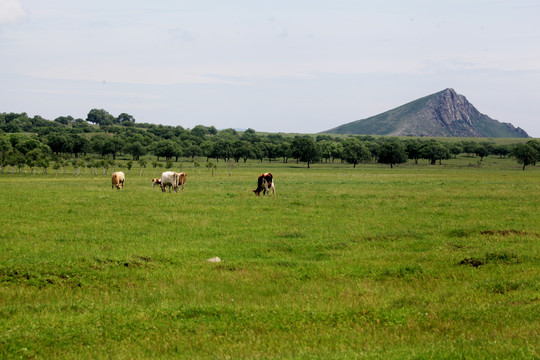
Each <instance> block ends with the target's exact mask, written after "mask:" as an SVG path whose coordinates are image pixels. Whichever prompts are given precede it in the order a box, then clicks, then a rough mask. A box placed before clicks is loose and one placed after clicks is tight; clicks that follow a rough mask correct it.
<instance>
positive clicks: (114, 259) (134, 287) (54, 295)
mask: <svg viewBox="0 0 540 360" xmlns="http://www.w3.org/2000/svg"><path fill="white" fill-rule="evenodd" d="M186 164H187V163H184V166H183V170H184V171H186V172H187V173H188V180H187V184H186V189H185V190H184V191H182V192H178V193H176V194H174V193H172V194H168V193H167V194H163V193H161V192H160V191H159V190H158V189H157V188H154V189H152V187H151V183H150V180H151V178H152V177H153V175H154V170H152V169H147V170H146V172H145V175H143V176H139V170H138V169H132V171H131V172H130V174H128V175H127V179H126V187H125V189H124V190H123V191H117V190H111V183H110V175H109V176H94V175H89V174H88V175H81V176H71V175H65V174H64V175H58V176H56V175H55V174H54V171H53V172H51V171H50V170H49V175H29V174H14V175H11V174H8V173H7V172H4V174H3V175H0V212H1V219H2V220H1V222H0V358H9V359H11V358H23V359H25V358H40V359H43V358H54V359H97V358H112V359H137V358H175V359H177V358H186V359H210V358H215V359H227V358H231V359H256V358H262V359H275V358H298V359H347V358H350V359H357V358H374V359H392V358H395V359H403V358H415V359H423V358H437V359H439V358H447V359H453V358H470V359H496V358H499V359H508V358H517V359H538V358H540V341H539V332H540V316H539V315H540V216H539V215H538V211H539V208H540V169H539V168H535V167H530V168H528V169H527V171H521V166H520V165H519V164H517V163H515V161H513V160H507V159H498V158H496V157H490V158H487V159H485V160H484V162H483V163H482V164H480V163H479V162H478V161H477V160H476V159H474V158H460V159H456V160H450V161H446V162H444V163H443V165H442V166H440V165H437V166H428V165H425V164H420V165H416V166H415V165H412V164H408V165H402V166H398V167H395V168H394V169H390V168H389V167H386V166H382V165H359V166H358V167H357V168H356V169H353V168H352V166H350V165H346V166H345V165H337V164H336V165H324V164H314V165H312V168H310V169H307V168H305V166H303V165H302V164H298V165H297V164H295V163H289V164H282V163H272V164H268V163H259V162H248V164H240V165H238V166H236V167H234V168H233V169H232V172H231V175H229V169H228V168H226V167H225V165H224V164H223V162H220V163H219V164H218V166H220V167H219V168H218V170H217V172H216V173H215V174H214V176H212V175H211V174H210V173H209V172H208V171H207V170H206V169H201V170H200V172H196V171H193V170H192V168H190V167H189V165H186ZM124 171H125V170H124ZM263 171H271V172H272V173H273V174H274V176H275V183H276V191H277V196H275V197H266V198H263V197H260V198H257V197H255V196H254V195H253V193H252V192H251V189H254V188H255V185H256V177H257V175H258V174H260V173H261V172H263ZM156 172H158V171H156ZM215 256H218V257H220V258H221V259H222V262H220V263H209V262H207V261H206V260H207V259H209V258H212V257H215Z"/></svg>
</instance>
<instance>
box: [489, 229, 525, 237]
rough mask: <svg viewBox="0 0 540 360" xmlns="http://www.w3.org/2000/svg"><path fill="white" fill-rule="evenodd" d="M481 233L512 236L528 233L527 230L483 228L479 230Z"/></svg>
mask: <svg viewBox="0 0 540 360" xmlns="http://www.w3.org/2000/svg"><path fill="white" fill-rule="evenodd" d="M480 234H482V235H500V236H512V235H529V233H528V232H527V231H522V230H512V229H508V230H485V231H481V232H480Z"/></svg>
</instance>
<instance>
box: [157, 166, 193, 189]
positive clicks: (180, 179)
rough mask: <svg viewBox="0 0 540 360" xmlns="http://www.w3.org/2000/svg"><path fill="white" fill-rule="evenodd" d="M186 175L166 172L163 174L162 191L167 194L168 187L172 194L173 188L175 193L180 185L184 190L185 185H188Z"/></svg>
mask: <svg viewBox="0 0 540 360" xmlns="http://www.w3.org/2000/svg"><path fill="white" fill-rule="evenodd" d="M186 176H187V175H186V173H185V172H181V173H177V172H174V171H165V172H164V173H163V174H161V191H162V192H165V189H166V187H167V186H168V187H169V192H171V186H172V188H173V189H174V192H177V191H178V185H181V186H182V190H184V185H185V184H186Z"/></svg>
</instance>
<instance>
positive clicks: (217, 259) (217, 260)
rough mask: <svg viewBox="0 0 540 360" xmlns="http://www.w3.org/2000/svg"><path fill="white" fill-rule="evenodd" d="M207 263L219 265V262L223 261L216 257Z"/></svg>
mask: <svg viewBox="0 0 540 360" xmlns="http://www.w3.org/2000/svg"><path fill="white" fill-rule="evenodd" d="M206 261H208V262H211V263H218V262H221V259H220V258H218V257H217V256H216V257H213V258H211V259H208V260H206Z"/></svg>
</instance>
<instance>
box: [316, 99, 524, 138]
mask: <svg viewBox="0 0 540 360" xmlns="http://www.w3.org/2000/svg"><path fill="white" fill-rule="evenodd" d="M325 132H326V133H336V134H360V135H391V136H436V137H439V136H440V137H444V136H453V137H528V135H527V133H526V132H525V131H524V130H522V129H520V128H515V127H514V126H512V124H509V123H501V122H499V121H497V120H493V119H491V118H490V117H489V116H487V115H484V114H482V113H480V111H478V110H477V109H476V108H475V107H474V106H473V105H472V104H471V103H470V102H469V101H468V100H467V98H466V97H465V96H463V95H460V94H458V93H456V91H454V89H451V88H448V89H445V90H443V91H440V92H438V93H435V94H432V95H429V96H426V97H423V98H421V99H418V100H415V101H412V102H410V103H407V104H405V105H402V106H400V107H397V108H395V109H393V110H389V111H387V112H384V113H382V114H379V115H376V116H372V117H370V118H367V119H364V120H357V121H353V122H351V123H348V124H344V125H341V126H339V127H337V128H334V129H330V130H327V131H325Z"/></svg>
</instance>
